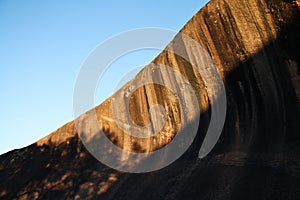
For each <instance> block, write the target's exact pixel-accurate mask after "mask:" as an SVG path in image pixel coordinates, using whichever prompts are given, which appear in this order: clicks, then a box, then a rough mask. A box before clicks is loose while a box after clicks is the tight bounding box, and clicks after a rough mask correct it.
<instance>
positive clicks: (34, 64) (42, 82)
mask: <svg viewBox="0 0 300 200" xmlns="http://www.w3.org/2000/svg"><path fill="white" fill-rule="evenodd" d="M206 2H207V0H198V1H196V0H184V1H183V0H181V1H175V0H161V1H158V0H151V1H150V0H148V1H142V0H139V1H138V0H134V1H133V0H132V1H131V0H128V1H113V0H110V1H91V0H85V1H84V0H82V1H75V0H72V1H58V0H54V1H50V0H49V1H38V0H35V1H33V0H26V1H21V0H20V1H17V0H1V1H0V91H1V98H0V109H1V115H0V122H1V123H0V125H1V126H0V134H1V139H0V154H2V153H5V152H7V151H9V150H12V149H15V148H21V147H24V146H27V145H29V144H31V143H33V142H35V141H36V140H38V139H40V138H42V137H44V136H46V135H47V134H49V133H50V132H52V131H54V130H56V129H57V128H59V127H60V126H62V125H63V124H65V123H66V122H68V121H71V120H72V119H73V108H72V106H73V104H72V98H73V89H74V83H75V80H76V77H77V74H78V72H79V70H80V66H81V64H82V63H83V61H84V60H85V58H87V56H88V55H89V53H90V52H91V51H92V50H93V49H94V48H95V47H96V46H97V45H99V44H101V42H103V41H104V40H106V39H108V38H109V37H111V36H113V35H116V34H118V33H120V32H123V31H126V30H129V29H134V28H143V27H161V28H167V29H172V30H175V31H179V30H180V29H181V28H182V27H183V25H184V24H185V23H186V22H187V21H188V20H189V19H190V18H191V17H192V16H193V15H194V14H195V13H196V12H197V11H198V10H199V9H200V8H201V7H202V6H203V5H204V4H205V3H206ZM157 54H158V52H157V51H151V50H148V51H144V52H142V53H141V52H136V53H134V54H132V55H129V56H127V58H124V59H123V60H120V61H119V62H116V63H115V66H114V67H113V69H112V71H111V74H112V75H113V77H109V76H108V78H107V80H106V79H104V83H102V84H106V85H107V86H115V85H116V84H117V83H118V79H120V78H121V77H122V76H123V75H124V74H122V73H126V71H130V70H131V68H130V67H133V68H134V67H136V66H137V65H143V64H146V63H148V62H150V61H151V60H152V59H153V58H154V56H155V55H157ZM124 66H127V68H122V69H121V67H124ZM118 76H119V77H118ZM105 81H107V82H105ZM111 92H112V88H110V87H107V88H98V90H97V93H96V96H95V102H96V104H99V103H101V101H103V100H104V99H105V98H107V97H108V96H109V95H110V94H111Z"/></svg>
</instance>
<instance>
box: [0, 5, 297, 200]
mask: <svg viewBox="0 0 300 200" xmlns="http://www.w3.org/2000/svg"><path fill="white" fill-rule="evenodd" d="M299 5H300V3H299V1H292V0H291V1H288V0H286V1H282V0H269V1H267V0H212V1H211V2H210V3H208V4H207V5H206V6H205V7H204V8H202V9H201V10H200V11H199V12H198V13H197V14H195V15H194V17H193V18H192V19H191V20H190V21H189V22H188V23H187V24H186V25H185V26H184V27H183V28H182V30H181V31H180V32H181V33H183V34H185V35H188V36H189V37H191V38H193V39H194V40H195V41H197V42H199V44H201V46H202V47H203V48H204V49H205V50H206V51H207V52H208V53H209V54H210V55H211V57H212V58H213V60H214V61H215V63H216V65H217V68H218V71H219V72H220V74H221V77H222V79H223V81H224V84H225V87H226V95H227V115H226V121H225V125H224V129H223V132H222V134H221V137H220V139H219V141H218V143H217V144H216V146H215V147H214V149H213V151H212V152H210V153H209V154H208V156H207V157H205V158H204V159H199V158H198V151H199V149H200V146H201V144H202V142H203V138H204V137H205V134H206V130H207V127H208V124H209V121H210V115H211V110H210V108H211V102H210V100H209V96H208V93H207V88H206V85H205V84H204V82H203V80H202V78H201V76H199V74H197V73H195V71H194V70H193V68H192V66H190V64H189V63H188V62H186V61H185V60H184V59H182V58H180V57H178V56H176V55H174V54H172V53H170V52H168V51H162V52H161V53H160V54H159V55H158V56H157V57H156V58H155V59H154V60H153V63H158V64H164V65H168V66H171V67H173V68H174V69H175V70H178V71H179V72H180V73H181V74H182V75H183V76H185V77H186V78H187V79H188V80H189V82H190V84H191V86H192V87H193V88H194V90H195V91H196V92H197V98H198V101H199V106H200V108H201V121H200V124H199V130H198V133H197V137H196V138H195V140H194V142H193V144H192V145H191V146H190V148H189V150H188V151H187V152H186V153H185V154H184V155H183V156H182V157H181V158H180V159H178V160H177V161H176V162H174V163H173V164H171V165H170V166H168V167H166V168H163V169H161V170H158V171H155V172H150V173H143V174H131V173H124V172H119V171H116V170H114V169H111V168H109V167H107V166H105V165H103V164H101V163H100V162H98V161H97V160H96V159H95V158H94V157H92V156H91V155H90V154H89V152H88V151H87V150H86V149H85V147H84V146H83V144H82V142H81V141H80V139H79V137H78V134H77V132H76V128H75V125H74V122H70V123H67V124H66V125H64V126H63V127H61V128H59V129H58V130H56V131H54V132H53V133H51V134H50V135H48V136H47V137H45V138H43V139H41V140H39V141H37V142H36V143H34V144H32V145H30V146H28V147H25V148H23V149H20V150H14V151H11V152H8V153H6V154H4V155H1V156H0V180H1V182H0V199H297V198H299V196H300V135H299V123H300V115H299V111H300V109H299V102H300V75H299V73H300V67H299V64H300V47H299V46H300V23H299V22H300V16H299V15H300V14H299ZM183 12H184V11H183ZM171 43H172V42H171ZM192 49H193V48H192V47H189V46H185V48H184V50H185V51H186V53H187V54H188V55H192V54H195V52H192ZM198 56H199V57H201V55H198ZM150 67H151V65H149V66H148V67H146V68H145V69H143V70H152V68H150ZM138 76H139V75H137V77H136V78H135V79H134V80H132V81H131V82H129V83H128V84H126V85H125V86H124V87H123V88H122V89H121V90H120V91H118V92H117V94H114V95H113V96H112V97H111V98H108V99H107V100H106V101H105V102H103V103H102V104H101V105H99V106H97V107H96V113H97V116H98V120H99V125H100V127H101V129H102V130H103V131H104V132H105V133H106V135H107V136H108V137H109V138H110V139H111V141H113V142H114V144H116V145H117V146H119V147H121V148H123V149H126V150H128V151H133V152H151V151H154V150H156V149H158V148H161V147H163V146H164V145H167V144H168V143H169V142H170V141H171V140H172V139H173V137H174V135H175V134H176V131H177V130H178V127H179V125H180V123H181V118H180V114H181V113H180V110H178V105H177V104H178V102H177V101H176V98H175V97H174V95H173V94H171V93H170V91H168V90H167V89H165V88H163V87H161V86H158V85H147V86H145V87H142V88H139V89H138V90H137V91H136V92H135V93H134V95H132V96H131V99H130V104H129V106H130V113H131V117H132V118H133V120H134V121H135V123H137V124H139V125H141V126H146V125H149V124H150V117H149V114H148V108H149V107H150V106H151V105H152V104H156V103H160V104H161V105H164V108H165V109H166V113H167V115H166V118H167V121H166V124H165V125H164V127H163V130H162V131H161V132H160V133H159V134H157V135H156V136H154V137H150V138H145V139H143V138H134V137H133V136H129V135H127V134H124V132H123V131H122V130H121V129H120V128H118V126H117V124H116V123H117V122H116V120H115V117H114V116H113V114H112V109H111V103H112V101H113V98H116V97H117V95H118V94H119V93H123V94H124V95H123V96H124V98H125V96H126V90H127V89H128V88H130V87H132V86H133V87H134V85H135V80H136V79H138V78H139V77H138ZM146 78H151V77H146ZM165 78H166V77H165ZM212 78H213V77H212ZM169 80H170V81H173V82H174V84H177V82H176V79H172V78H170V79H169ZM118 101H119V102H120V104H121V103H122V99H118ZM120 114H122V113H120ZM41 117H42V116H41ZM157 123H159V122H157Z"/></svg>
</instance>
